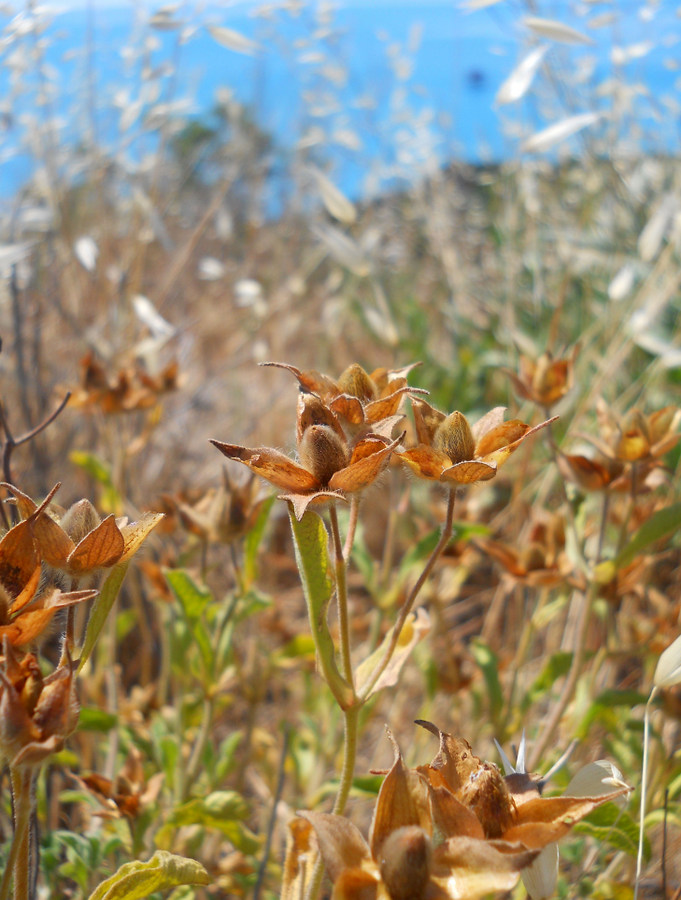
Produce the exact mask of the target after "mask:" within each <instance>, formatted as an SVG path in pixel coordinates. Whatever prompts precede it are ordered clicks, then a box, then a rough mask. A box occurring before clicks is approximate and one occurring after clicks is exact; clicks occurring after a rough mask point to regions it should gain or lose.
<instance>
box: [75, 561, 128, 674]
mask: <svg viewBox="0 0 681 900" xmlns="http://www.w3.org/2000/svg"><path fill="white" fill-rule="evenodd" d="M128 565H129V563H128V562H124V563H118V565H115V566H114V567H113V569H111V571H110V572H109V574H108V575H107V578H106V581H105V582H104V584H103V585H102V589H101V591H100V592H99V596H98V597H96V598H95V602H94V603H93V604H92V612H91V613H90V619H89V621H88V623H87V631H86V632H85V640H84V641H83V649H82V651H81V654H80V663H79V664H78V671H79V672H80V670H81V669H82V668H83V666H84V665H85V663H86V662H87V660H88V659H89V658H90V654H91V653H92V651H93V650H94V648H95V644H96V643H97V639H98V638H99V635H100V634H101V633H102V628H104V623H105V622H106V620H107V618H108V615H109V613H110V612H111V607H112V606H113V605H114V603H115V602H116V597H118V592H119V591H120V589H121V585H122V584H123V579H124V578H125V573H126V572H127V571H128Z"/></svg>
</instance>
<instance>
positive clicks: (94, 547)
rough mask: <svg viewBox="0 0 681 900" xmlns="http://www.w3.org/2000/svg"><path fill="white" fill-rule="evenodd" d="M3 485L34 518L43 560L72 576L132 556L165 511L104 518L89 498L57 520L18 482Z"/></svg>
mask: <svg viewBox="0 0 681 900" xmlns="http://www.w3.org/2000/svg"><path fill="white" fill-rule="evenodd" d="M2 487H5V488H7V490H9V491H11V493H12V494H13V495H14V498H15V500H16V504H17V506H18V508H19V512H20V513H21V515H22V516H23V517H24V518H25V519H26V520H30V522H31V530H32V534H33V537H34V539H35V544H36V547H37V549H38V553H39V555H40V558H41V560H42V561H43V562H45V563H47V564H48V565H50V566H52V567H53V568H55V569H60V570H63V571H65V572H67V573H68V574H69V575H70V576H71V577H72V578H78V579H80V578H84V577H85V576H87V575H91V574H93V573H95V572H97V570H99V569H106V568H110V567H111V566H114V565H116V564H117V563H121V562H125V561H126V560H128V559H130V557H131V556H133V555H134V554H135V553H136V552H137V550H139V548H140V547H141V545H142V543H143V542H144V540H145V539H146V538H147V536H148V535H149V533H150V532H151V531H152V529H153V528H154V527H155V526H156V525H157V524H158V522H159V521H160V520H161V519H162V518H163V514H162V513H144V514H143V515H142V516H141V517H140V519H139V520H138V521H137V522H128V520H127V519H125V518H123V519H118V520H117V519H116V518H115V517H114V516H107V517H106V518H105V519H101V518H100V516H99V513H98V512H97V510H96V509H95V508H94V506H93V505H92V503H90V501H89V500H79V501H78V502H77V503H74V504H73V505H72V506H71V507H70V508H69V509H68V510H66V512H62V514H61V515H59V517H58V520H57V518H53V517H52V515H51V514H50V512H51V510H50V508H49V506H47V505H46V503H45V502H43V504H42V505H41V506H40V507H38V506H37V504H36V503H35V501H33V500H32V499H31V498H30V497H28V496H27V495H26V494H24V493H22V491H20V490H19V489H18V488H16V487H14V485H11V484H6V483H2ZM58 488H59V485H56V487H55V488H53V490H52V491H51V492H50V494H49V498H51V497H52V496H53V495H54V493H55V492H56V490H57V489H58ZM55 515H56V514H55Z"/></svg>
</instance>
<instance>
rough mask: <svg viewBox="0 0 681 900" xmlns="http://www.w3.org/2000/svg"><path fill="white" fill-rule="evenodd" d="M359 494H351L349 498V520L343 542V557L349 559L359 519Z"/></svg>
mask: <svg viewBox="0 0 681 900" xmlns="http://www.w3.org/2000/svg"><path fill="white" fill-rule="evenodd" d="M360 497H361V494H353V495H352V499H351V500H350V521H349V522H348V533H347V534H346V535H345V544H344V545H343V559H345V560H346V561H347V560H348V559H350V554H351V552H352V545H353V544H354V542H355V532H356V531H357V522H358V520H359V501H360Z"/></svg>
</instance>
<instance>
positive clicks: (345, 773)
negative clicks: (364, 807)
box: [305, 705, 361, 900]
mask: <svg viewBox="0 0 681 900" xmlns="http://www.w3.org/2000/svg"><path fill="white" fill-rule="evenodd" d="M360 710H361V706H359V705H358V706H352V707H351V708H350V709H344V710H343V715H344V716H345V731H344V735H343V767H342V769H341V776H340V782H339V785H338V793H337V794H336V800H335V802H334V804H333V810H332V812H334V813H335V814H336V815H337V816H341V815H342V814H343V812H344V811H345V805H346V803H347V802H348V797H349V796H350V789H351V788H352V779H353V776H354V774H355V761H356V759H357V732H358V722H359V713H360ZM323 876H324V862H323V860H322V858H321V856H319V857H318V858H317V861H316V863H315V866H314V869H313V870H312V877H311V878H310V883H309V885H308V887H307V891H306V892H305V900H315V898H316V897H317V896H318V895H319V889H320V887H321V884H322V878H323Z"/></svg>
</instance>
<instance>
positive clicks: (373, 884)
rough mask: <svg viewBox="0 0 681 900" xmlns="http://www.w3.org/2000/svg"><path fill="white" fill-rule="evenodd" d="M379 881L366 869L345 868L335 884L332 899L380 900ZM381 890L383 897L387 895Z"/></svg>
mask: <svg viewBox="0 0 681 900" xmlns="http://www.w3.org/2000/svg"><path fill="white" fill-rule="evenodd" d="M379 887H380V884H379V881H378V878H377V877H376V876H375V875H372V874H371V872H366V871H365V870H364V869H345V871H343V872H342V873H341V875H340V877H339V878H338V879H337V881H336V883H335V884H334V886H333V894H332V895H331V900H378V897H379ZM383 891H385V888H383V890H382V892H381V895H380V896H381V898H383V897H385V894H384V893H383Z"/></svg>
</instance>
